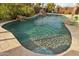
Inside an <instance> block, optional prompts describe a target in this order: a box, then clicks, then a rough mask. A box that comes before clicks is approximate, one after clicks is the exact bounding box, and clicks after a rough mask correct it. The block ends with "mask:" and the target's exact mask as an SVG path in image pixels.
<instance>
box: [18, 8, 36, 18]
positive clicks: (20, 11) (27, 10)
mask: <svg viewBox="0 0 79 59" xmlns="http://www.w3.org/2000/svg"><path fill="white" fill-rule="evenodd" d="M17 14H18V15H23V16H27V17H29V16H33V15H34V14H35V11H34V9H33V7H29V6H21V7H18V10H17Z"/></svg>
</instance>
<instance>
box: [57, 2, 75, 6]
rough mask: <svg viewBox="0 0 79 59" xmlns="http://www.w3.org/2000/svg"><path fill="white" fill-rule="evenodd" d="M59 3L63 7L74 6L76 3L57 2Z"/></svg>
mask: <svg viewBox="0 0 79 59" xmlns="http://www.w3.org/2000/svg"><path fill="white" fill-rule="evenodd" d="M56 4H57V5H60V6H62V7H73V6H74V5H75V4H74V3H56Z"/></svg>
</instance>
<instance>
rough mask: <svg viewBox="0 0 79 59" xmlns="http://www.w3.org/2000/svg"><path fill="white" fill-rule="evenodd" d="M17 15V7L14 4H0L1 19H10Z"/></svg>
mask: <svg viewBox="0 0 79 59" xmlns="http://www.w3.org/2000/svg"><path fill="white" fill-rule="evenodd" d="M15 17H16V8H15V5H12V4H0V20H10V19H13V18H15Z"/></svg>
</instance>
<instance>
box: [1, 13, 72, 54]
mask: <svg viewBox="0 0 79 59" xmlns="http://www.w3.org/2000/svg"><path fill="white" fill-rule="evenodd" d="M65 19H66V17H64V16H62V15H52V14H48V15H46V16H36V17H32V18H29V19H26V20H25V21H13V22H10V23H7V24H4V25H3V26H2V27H3V28H5V29H6V30H8V31H10V32H11V33H12V34H13V35H14V36H15V37H16V38H17V40H18V41H19V42H20V43H21V44H22V46H24V47H25V48H27V49H29V50H31V51H33V52H35V53H40V54H45V55H56V54H59V53H62V52H64V51H66V50H67V49H68V48H69V47H70V45H71V34H70V32H69V30H68V29H67V28H66V27H65V25H64V20H65Z"/></svg>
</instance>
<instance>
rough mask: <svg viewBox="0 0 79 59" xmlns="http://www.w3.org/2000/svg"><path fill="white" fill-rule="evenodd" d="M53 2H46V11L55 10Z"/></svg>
mask: <svg viewBox="0 0 79 59" xmlns="http://www.w3.org/2000/svg"><path fill="white" fill-rule="evenodd" d="M55 6H56V5H55V4H54V3H48V4H47V10H48V12H52V11H54V10H55Z"/></svg>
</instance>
